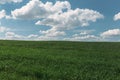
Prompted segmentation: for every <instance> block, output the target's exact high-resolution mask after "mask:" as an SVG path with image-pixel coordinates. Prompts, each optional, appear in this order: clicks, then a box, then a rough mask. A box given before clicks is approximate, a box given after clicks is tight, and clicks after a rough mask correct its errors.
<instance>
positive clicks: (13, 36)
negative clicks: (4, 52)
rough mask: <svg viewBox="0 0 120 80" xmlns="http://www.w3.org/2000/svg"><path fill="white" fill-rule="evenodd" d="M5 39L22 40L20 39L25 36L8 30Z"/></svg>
mask: <svg viewBox="0 0 120 80" xmlns="http://www.w3.org/2000/svg"><path fill="white" fill-rule="evenodd" d="M5 39H8V40H20V39H24V36H21V35H18V34H15V33H14V32H6V33H5Z"/></svg>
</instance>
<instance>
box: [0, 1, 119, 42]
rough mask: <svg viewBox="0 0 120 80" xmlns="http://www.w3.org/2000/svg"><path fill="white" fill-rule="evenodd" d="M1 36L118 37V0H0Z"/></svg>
mask: <svg viewBox="0 0 120 80" xmlns="http://www.w3.org/2000/svg"><path fill="white" fill-rule="evenodd" d="M0 39H8V40H72V41H120V0H0Z"/></svg>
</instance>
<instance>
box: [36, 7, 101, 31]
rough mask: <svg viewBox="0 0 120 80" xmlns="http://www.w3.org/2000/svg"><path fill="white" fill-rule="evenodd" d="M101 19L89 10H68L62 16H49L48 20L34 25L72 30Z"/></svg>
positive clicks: (97, 14)
mask: <svg viewBox="0 0 120 80" xmlns="http://www.w3.org/2000/svg"><path fill="white" fill-rule="evenodd" d="M100 18H103V15H101V14H100V13H99V12H96V11H93V10H89V9H78V8H77V9H75V10H69V11H67V12H64V13H62V14H56V15H50V16H49V17H48V18H45V19H43V20H40V21H38V22H36V25H46V26H51V27H55V28H57V29H67V30H69V29H73V28H74V27H78V26H88V25H89V23H90V22H95V21H96V20H97V19H100Z"/></svg>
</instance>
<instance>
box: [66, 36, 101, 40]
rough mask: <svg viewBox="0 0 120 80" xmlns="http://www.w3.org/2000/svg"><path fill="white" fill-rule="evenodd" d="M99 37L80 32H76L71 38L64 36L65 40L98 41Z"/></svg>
mask: <svg viewBox="0 0 120 80" xmlns="http://www.w3.org/2000/svg"><path fill="white" fill-rule="evenodd" d="M98 39H99V37H97V36H95V35H82V36H81V35H79V34H74V35H73V36H72V37H69V38H64V40H70V41H93V40H94V41H96V40H98Z"/></svg>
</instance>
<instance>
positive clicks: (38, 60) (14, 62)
mask: <svg viewBox="0 0 120 80" xmlns="http://www.w3.org/2000/svg"><path fill="white" fill-rule="evenodd" d="M0 80H120V43H119V42H66V41H0Z"/></svg>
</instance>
